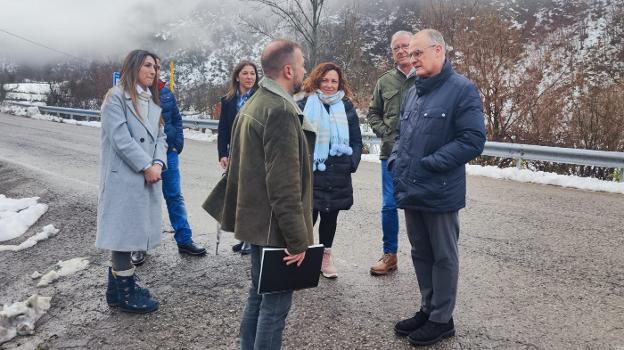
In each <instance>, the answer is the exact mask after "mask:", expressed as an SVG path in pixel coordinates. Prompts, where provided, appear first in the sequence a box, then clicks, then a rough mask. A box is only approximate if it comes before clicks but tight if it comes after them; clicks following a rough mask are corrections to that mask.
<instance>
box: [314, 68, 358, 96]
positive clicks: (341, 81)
mask: <svg viewBox="0 0 624 350" xmlns="http://www.w3.org/2000/svg"><path fill="white" fill-rule="evenodd" d="M331 70H335V71H336V73H338V90H342V91H344V93H345V96H346V97H347V98H349V99H351V98H353V93H352V92H351V87H350V86H349V83H347V80H346V79H345V76H344V73H343V72H342V69H340V67H338V65H337V64H335V63H333V62H323V63H319V64H318V66H316V67H314V69H313V70H312V72H311V73H310V75H308V78H307V79H306V80H305V81H304V82H303V91H305V92H306V93H307V94H311V93H313V92H314V91H316V89H318V88H319V87H320V85H321V79H322V78H323V76H324V75H325V74H326V73H327V72H329V71H331Z"/></svg>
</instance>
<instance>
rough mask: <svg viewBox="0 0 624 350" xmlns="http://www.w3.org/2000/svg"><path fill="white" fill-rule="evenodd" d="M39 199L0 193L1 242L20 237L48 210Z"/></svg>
mask: <svg viewBox="0 0 624 350" xmlns="http://www.w3.org/2000/svg"><path fill="white" fill-rule="evenodd" d="M38 199H39V198H37V197H33V198H23V199H11V198H7V197H5V196H4V195H1V194H0V242H4V241H8V240H10V239H14V238H17V237H20V236H21V235H23V234H24V233H26V231H28V228H30V226H32V225H33V224H34V223H35V222H37V220H39V218H40V217H41V216H42V215H43V214H45V212H46V211H48V206H47V205H46V204H43V203H37V200H38Z"/></svg>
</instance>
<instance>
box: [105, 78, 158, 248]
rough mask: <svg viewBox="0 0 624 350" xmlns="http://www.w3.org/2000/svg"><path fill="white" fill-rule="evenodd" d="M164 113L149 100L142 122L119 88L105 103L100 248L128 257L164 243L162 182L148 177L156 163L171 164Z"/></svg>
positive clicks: (109, 94)
mask: <svg viewBox="0 0 624 350" xmlns="http://www.w3.org/2000/svg"><path fill="white" fill-rule="evenodd" d="M160 111H161V109H160V107H159V106H158V105H157V104H156V103H154V102H153V101H152V100H151V99H150V101H149V112H148V115H147V117H145V116H144V117H143V119H141V118H140V117H139V115H138V114H137V112H136V110H135V109H134V106H133V105H132V100H131V99H130V95H128V94H127V93H125V92H124V91H123V90H122V88H121V87H118V86H117V87H113V88H112V89H111V90H110V91H109V93H108V95H107V97H106V98H105V100H104V103H103V104H102V110H101V116H102V118H101V121H102V130H101V144H102V145H101V148H102V149H101V156H100V191H99V198H98V211H97V236H96V241H95V246H96V247H97V248H100V249H110V250H116V251H122V252H128V251H135V250H148V249H152V248H154V247H156V246H157V245H158V244H159V243H160V236H161V220H162V217H161V200H162V182H161V181H158V182H156V183H154V184H148V183H147V182H146V181H145V178H144V177H143V169H145V168H147V167H148V166H150V165H151V164H152V163H153V162H154V161H156V160H159V161H161V162H162V163H163V164H164V166H166V164H167V143H166V141H165V140H166V136H165V133H164V130H163V127H162V126H161V124H160ZM164 170H166V169H164V168H163V171H164Z"/></svg>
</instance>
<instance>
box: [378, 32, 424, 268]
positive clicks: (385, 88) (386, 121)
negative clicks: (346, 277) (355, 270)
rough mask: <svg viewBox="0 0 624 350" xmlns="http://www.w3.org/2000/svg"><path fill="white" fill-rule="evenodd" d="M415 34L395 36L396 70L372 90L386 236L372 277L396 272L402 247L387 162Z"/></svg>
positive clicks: (408, 77)
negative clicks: (409, 50)
mask: <svg viewBox="0 0 624 350" xmlns="http://www.w3.org/2000/svg"><path fill="white" fill-rule="evenodd" d="M411 38H412V33H410V32H406V31H398V32H396V33H394V34H393V35H392V39H391V40H390V48H391V49H392V58H393V59H394V63H395V65H396V66H395V67H394V68H392V69H391V70H389V71H387V72H386V73H384V74H383V75H382V76H381V77H380V78H379V80H378V81H377V84H376V85H375V90H374V91H373V97H372V100H371V102H370V104H369V106H368V115H367V119H368V123H369V124H370V126H371V128H372V129H373V132H374V133H375V134H376V135H377V137H380V138H381V147H380V150H379V159H380V160H381V184H382V205H381V231H382V233H383V237H382V240H383V255H382V256H381V258H380V259H379V260H378V261H377V262H376V263H375V264H374V265H373V266H371V268H370V273H371V275H373V276H380V275H386V274H387V273H388V272H390V271H393V270H396V269H397V250H398V248H399V240H398V236H399V214H398V211H397V206H396V202H395V200H394V197H393V195H392V193H393V191H394V189H393V186H392V174H391V173H390V172H389V171H388V168H387V159H388V157H389V156H390V152H391V151H392V146H393V145H394V139H395V136H396V124H397V120H398V119H399V106H400V104H401V93H402V91H403V90H404V88H405V87H406V86H409V85H411V83H413V81H414V77H413V76H412V75H410V73H411V72H412V65H411V64H410V60H409V55H408V52H407V49H408V46H409V42H410V39H411Z"/></svg>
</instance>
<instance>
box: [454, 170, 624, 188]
mask: <svg viewBox="0 0 624 350" xmlns="http://www.w3.org/2000/svg"><path fill="white" fill-rule="evenodd" d="M466 173H467V174H468V175H476V176H486V177H491V178H494V179H503V180H512V181H518V182H529V183H536V184H543V185H555V186H561V187H569V188H578V189H581V190H589V191H599V192H611V193H622V194H624V183H618V182H612V181H604V180H599V179H595V178H587V177H580V176H571V175H559V174H555V173H547V172H543V171H531V170H528V169H518V168H503V169H501V168H498V167H495V166H480V165H470V164H468V165H466Z"/></svg>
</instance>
